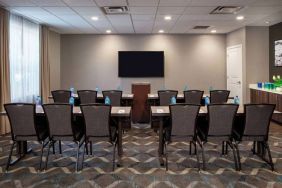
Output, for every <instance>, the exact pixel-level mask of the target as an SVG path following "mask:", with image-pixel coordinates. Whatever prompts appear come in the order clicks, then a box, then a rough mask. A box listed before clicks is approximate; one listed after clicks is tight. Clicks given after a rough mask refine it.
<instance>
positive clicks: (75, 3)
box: [63, 0, 96, 7]
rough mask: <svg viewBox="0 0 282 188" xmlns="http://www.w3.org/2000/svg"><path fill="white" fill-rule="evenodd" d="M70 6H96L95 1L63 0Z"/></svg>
mask: <svg viewBox="0 0 282 188" xmlns="http://www.w3.org/2000/svg"><path fill="white" fill-rule="evenodd" d="M63 1H64V2H65V3H66V4H67V5H68V6H71V7H75V6H85V7H87V6H96V3H95V2H94V1H93V0H63Z"/></svg>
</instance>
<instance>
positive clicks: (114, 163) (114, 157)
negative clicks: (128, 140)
mask: <svg viewBox="0 0 282 188" xmlns="http://www.w3.org/2000/svg"><path fill="white" fill-rule="evenodd" d="M116 147H117V142H115V144H114V149H113V172H114V171H115V166H116Z"/></svg>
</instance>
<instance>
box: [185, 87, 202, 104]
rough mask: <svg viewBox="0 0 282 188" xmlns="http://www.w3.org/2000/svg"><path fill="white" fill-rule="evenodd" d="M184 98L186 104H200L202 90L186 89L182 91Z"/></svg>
mask: <svg viewBox="0 0 282 188" xmlns="http://www.w3.org/2000/svg"><path fill="white" fill-rule="evenodd" d="M183 93H184V99H185V103H186V104H197V105H201V101H202V98H203V94H204V91H200V90H188V91H184V92H183Z"/></svg>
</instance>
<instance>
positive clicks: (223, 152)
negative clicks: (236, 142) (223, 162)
mask: <svg viewBox="0 0 282 188" xmlns="http://www.w3.org/2000/svg"><path fill="white" fill-rule="evenodd" d="M224 154H225V151H224V141H222V151H221V155H224Z"/></svg>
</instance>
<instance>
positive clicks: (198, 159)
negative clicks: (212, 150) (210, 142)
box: [195, 142, 201, 171]
mask: <svg viewBox="0 0 282 188" xmlns="http://www.w3.org/2000/svg"><path fill="white" fill-rule="evenodd" d="M195 153H196V155H197V163H198V170H199V171H200V170H201V165H200V157H199V153H198V148H197V142H195Z"/></svg>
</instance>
